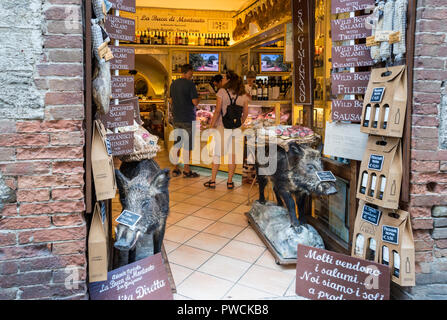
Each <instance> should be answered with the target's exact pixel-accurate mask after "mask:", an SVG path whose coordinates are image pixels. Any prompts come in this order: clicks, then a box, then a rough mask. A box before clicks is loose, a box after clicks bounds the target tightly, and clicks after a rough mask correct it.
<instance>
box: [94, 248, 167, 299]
mask: <svg viewBox="0 0 447 320" xmlns="http://www.w3.org/2000/svg"><path fill="white" fill-rule="evenodd" d="M89 292H90V298H91V299H92V300H173V296H172V292H171V287H170V285H169V281H168V274H167V272H166V269H165V266H164V265H163V261H162V258H161V253H157V254H156V255H153V256H150V257H147V258H144V259H142V260H138V261H136V262H134V263H131V264H128V265H126V266H123V267H121V268H118V269H115V270H113V271H111V272H108V273H107V281H102V282H93V283H90V284H89Z"/></svg>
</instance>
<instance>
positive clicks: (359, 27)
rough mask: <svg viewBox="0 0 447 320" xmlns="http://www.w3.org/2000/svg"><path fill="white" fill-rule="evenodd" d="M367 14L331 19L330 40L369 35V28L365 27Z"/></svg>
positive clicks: (350, 38)
mask: <svg viewBox="0 0 447 320" xmlns="http://www.w3.org/2000/svg"><path fill="white" fill-rule="evenodd" d="M366 17H367V16H359V17H352V18H348V19H337V20H332V21H331V33H332V41H345V40H353V39H361V38H366V37H369V36H370V35H371V29H366V27H365V20H366Z"/></svg>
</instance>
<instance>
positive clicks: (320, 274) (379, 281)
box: [296, 244, 390, 300]
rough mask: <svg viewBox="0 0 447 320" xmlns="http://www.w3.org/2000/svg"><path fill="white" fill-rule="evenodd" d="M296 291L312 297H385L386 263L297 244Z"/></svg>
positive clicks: (388, 281) (387, 289)
mask: <svg viewBox="0 0 447 320" xmlns="http://www.w3.org/2000/svg"><path fill="white" fill-rule="evenodd" d="M296 294H297V295H299V296H302V297H306V298H309V299H312V300H389V296H390V270H389V266H386V265H383V264H379V263H375V262H373V261H368V260H363V259H358V258H355V257H351V256H347V255H344V254H341V253H336V252H332V251H327V250H323V249H318V248H314V247H308V246H303V245H300V244H299V245H298V252H297V264H296Z"/></svg>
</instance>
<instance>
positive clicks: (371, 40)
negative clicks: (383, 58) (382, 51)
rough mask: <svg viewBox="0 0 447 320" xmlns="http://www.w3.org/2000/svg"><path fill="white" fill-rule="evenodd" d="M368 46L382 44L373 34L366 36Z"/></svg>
mask: <svg viewBox="0 0 447 320" xmlns="http://www.w3.org/2000/svg"><path fill="white" fill-rule="evenodd" d="M366 46H367V47H372V46H380V42H379V41H376V37H375V36H371V37H368V38H366Z"/></svg>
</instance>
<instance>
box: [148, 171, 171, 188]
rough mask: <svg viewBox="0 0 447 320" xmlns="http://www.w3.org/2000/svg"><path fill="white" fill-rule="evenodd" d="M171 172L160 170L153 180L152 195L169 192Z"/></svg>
mask: <svg viewBox="0 0 447 320" xmlns="http://www.w3.org/2000/svg"><path fill="white" fill-rule="evenodd" d="M169 179H170V176H169V170H168V169H164V170H160V171H159V172H158V173H157V174H156V175H155V176H154V177H153V178H152V180H151V193H153V194H158V193H164V192H168V187H169Z"/></svg>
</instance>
